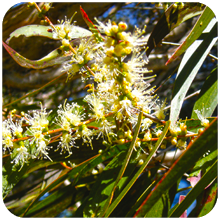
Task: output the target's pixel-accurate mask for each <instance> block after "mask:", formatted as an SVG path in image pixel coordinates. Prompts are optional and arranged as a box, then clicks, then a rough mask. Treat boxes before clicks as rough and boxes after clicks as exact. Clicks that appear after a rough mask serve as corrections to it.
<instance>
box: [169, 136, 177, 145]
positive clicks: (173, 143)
mask: <svg viewBox="0 0 220 220" xmlns="http://www.w3.org/2000/svg"><path fill="white" fill-rule="evenodd" d="M170 142H171V144H172V145H177V138H176V137H173V138H172V139H171V141H170Z"/></svg>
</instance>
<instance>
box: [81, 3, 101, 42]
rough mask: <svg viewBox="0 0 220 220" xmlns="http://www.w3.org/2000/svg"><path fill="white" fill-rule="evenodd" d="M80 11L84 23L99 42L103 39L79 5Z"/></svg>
mask: <svg viewBox="0 0 220 220" xmlns="http://www.w3.org/2000/svg"><path fill="white" fill-rule="evenodd" d="M80 12H81V14H82V17H83V19H84V21H85V22H86V24H87V25H88V27H89V29H90V31H92V33H93V34H94V36H95V37H96V39H97V40H98V41H99V42H102V41H104V39H103V38H102V36H101V34H100V32H99V30H98V28H97V27H96V26H95V25H94V24H93V22H92V21H91V20H90V19H89V16H88V15H87V14H86V12H85V11H84V10H83V8H82V7H81V6H80Z"/></svg>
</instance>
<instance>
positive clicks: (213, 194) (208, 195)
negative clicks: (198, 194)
mask: <svg viewBox="0 0 220 220" xmlns="http://www.w3.org/2000/svg"><path fill="white" fill-rule="evenodd" d="M217 191H218V183H217V180H215V181H214V182H213V183H212V185H211V186H209V188H208V189H206V192H205V197H204V199H203V202H202V204H201V206H202V207H201V206H200V208H201V209H200V212H199V215H198V217H202V216H204V215H206V214H208V213H209V212H210V211H211V210H212V209H213V207H214V205H215V203H216V199H217V194H218V192H217Z"/></svg>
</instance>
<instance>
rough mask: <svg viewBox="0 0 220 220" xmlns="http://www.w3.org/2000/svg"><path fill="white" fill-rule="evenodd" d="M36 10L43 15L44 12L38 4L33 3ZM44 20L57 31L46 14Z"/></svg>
mask: <svg viewBox="0 0 220 220" xmlns="http://www.w3.org/2000/svg"><path fill="white" fill-rule="evenodd" d="M33 4H34V6H35V8H36V9H37V10H38V12H39V13H42V10H41V9H40V8H39V6H38V5H37V3H36V2H33ZM42 15H43V17H44V19H45V20H46V21H47V22H48V23H49V25H50V26H51V27H52V28H53V29H54V30H55V27H54V25H53V23H52V22H51V20H50V19H49V18H48V17H47V16H46V15H44V14H42Z"/></svg>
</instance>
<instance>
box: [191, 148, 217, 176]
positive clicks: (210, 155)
mask: <svg viewBox="0 0 220 220" xmlns="http://www.w3.org/2000/svg"><path fill="white" fill-rule="evenodd" d="M217 158H218V150H217V146H216V145H213V146H210V148H209V150H208V151H207V152H206V154H204V155H203V157H202V158H201V159H200V160H198V161H197V162H196V164H195V166H194V167H193V169H192V170H191V173H190V174H189V176H198V175H199V173H200V171H202V172H206V170H207V169H209V167H210V166H211V165H212V164H213V162H214V161H215V160H217Z"/></svg>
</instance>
